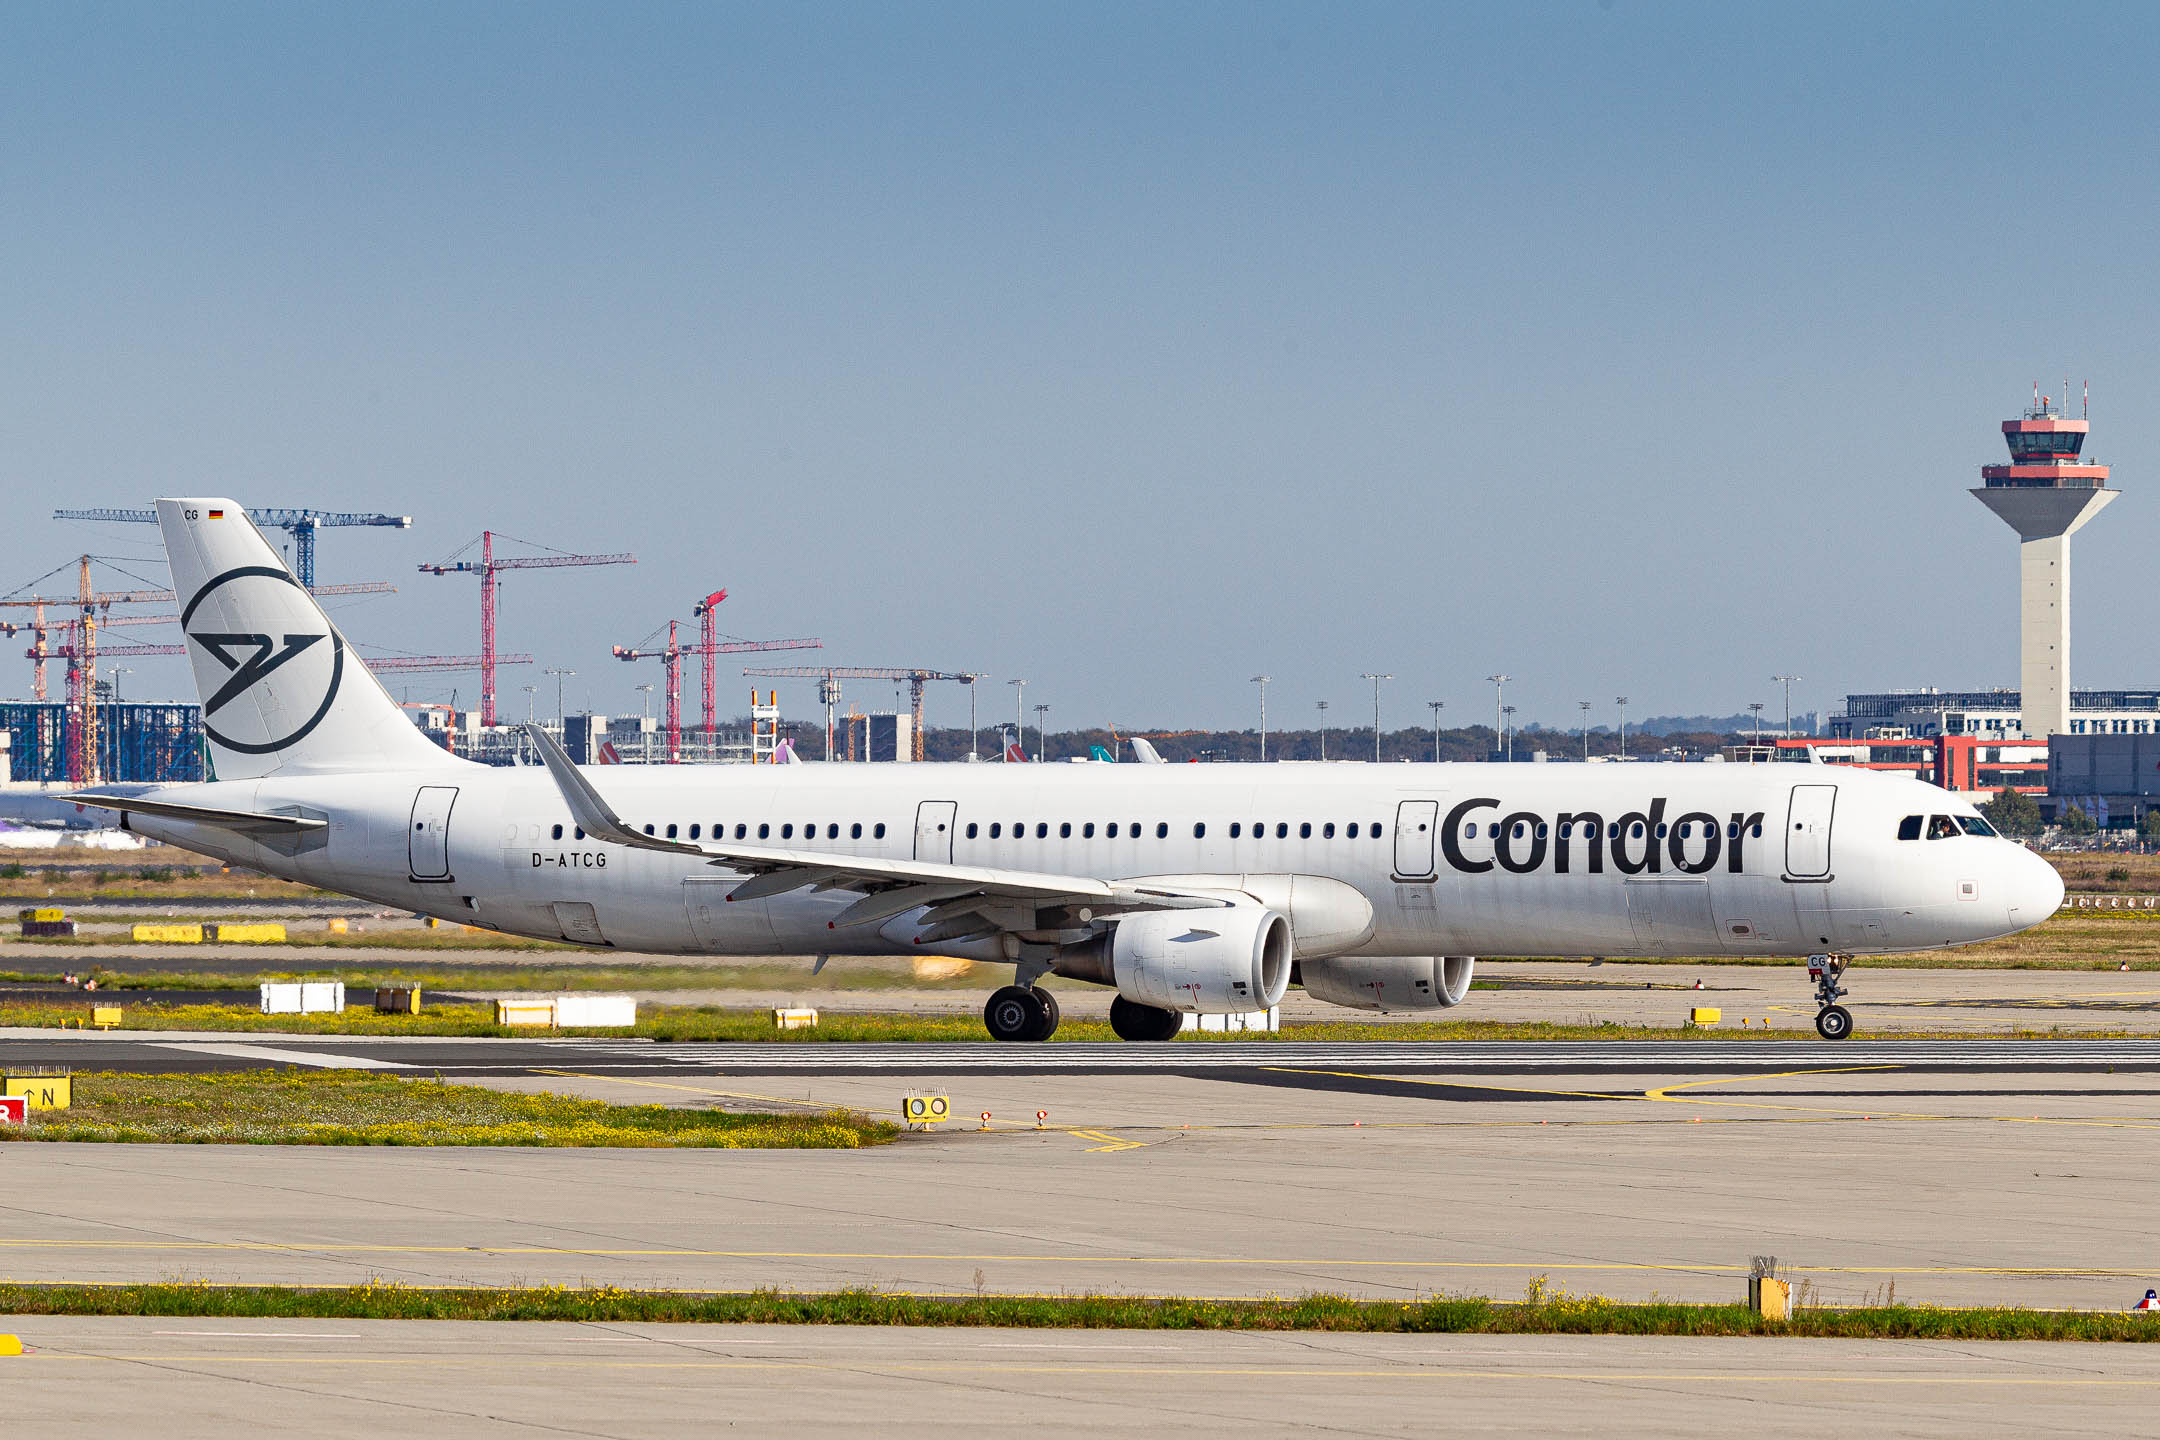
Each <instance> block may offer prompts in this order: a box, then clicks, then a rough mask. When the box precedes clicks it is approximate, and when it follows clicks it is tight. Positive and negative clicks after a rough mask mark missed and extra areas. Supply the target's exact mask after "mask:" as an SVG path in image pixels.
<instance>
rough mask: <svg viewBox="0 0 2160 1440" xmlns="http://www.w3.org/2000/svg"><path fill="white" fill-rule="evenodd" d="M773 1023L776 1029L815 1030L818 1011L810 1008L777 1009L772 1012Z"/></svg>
mask: <svg viewBox="0 0 2160 1440" xmlns="http://www.w3.org/2000/svg"><path fill="white" fill-rule="evenodd" d="M772 1024H773V1029H775V1030H815V1029H817V1011H815V1010H811V1009H808V1008H804V1009H788V1010H775V1011H773V1012H772Z"/></svg>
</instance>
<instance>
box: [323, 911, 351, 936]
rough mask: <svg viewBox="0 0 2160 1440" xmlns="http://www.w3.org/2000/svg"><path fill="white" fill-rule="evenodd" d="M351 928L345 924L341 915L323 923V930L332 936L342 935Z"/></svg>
mask: <svg viewBox="0 0 2160 1440" xmlns="http://www.w3.org/2000/svg"><path fill="white" fill-rule="evenodd" d="M351 928H352V926H350V925H349V924H347V923H346V921H345V917H344V916H342V915H338V916H334V917H332V918H331V919H329V920H325V921H324V922H323V929H324V930H325V931H326V932H327V933H329V934H332V935H343V934H344V933H345V932H346V931H348V930H350V929H351Z"/></svg>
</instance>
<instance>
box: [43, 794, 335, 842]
mask: <svg viewBox="0 0 2160 1440" xmlns="http://www.w3.org/2000/svg"><path fill="white" fill-rule="evenodd" d="M58 798H60V799H62V800H72V801H74V802H75V803H76V804H77V805H87V806H89V807H91V808H92V809H95V810H117V811H119V812H120V823H121V824H123V825H124V824H126V823H127V817H128V816H129V815H130V814H131V813H132V814H136V815H156V816H159V817H161V818H163V819H166V820H192V821H194V822H195V823H196V824H198V825H216V826H218V827H220V828H221V829H225V830H244V831H267V832H269V833H272V834H279V835H297V834H299V833H300V832H301V831H303V830H321V829H324V828H326V827H327V826H328V825H329V824H330V822H329V821H327V820H318V819H315V818H314V817H312V816H308V815H265V814H263V813H262V812H260V811H257V810H220V809H217V808H216V807H214V806H210V805H176V804H174V803H173V802H172V801H170V800H143V799H140V798H138V797H135V796H132V795H91V794H85V793H78V794H73V795H62V796H60V797H58Z"/></svg>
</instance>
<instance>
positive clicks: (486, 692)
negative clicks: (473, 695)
mask: <svg viewBox="0 0 2160 1440" xmlns="http://www.w3.org/2000/svg"><path fill="white" fill-rule="evenodd" d="M503 538H504V539H505V540H510V539H515V538H516V537H515V536H510V535H505V536H504V537H503ZM518 543H519V544H521V545H530V544H532V543H533V542H532V541H529V540H521V541H519V542H518ZM541 548H544V547H541ZM470 549H472V546H471V544H469V543H468V544H467V545H466V546H465V547H464V549H462V550H458V551H456V552H455V553H453V554H452V555H451V557H450V558H449V559H448V560H445V561H442V562H441V563H440V564H436V565H422V566H421V567H420V571H421V573H422V574H425V575H478V576H479V577H480V723H481V724H482V725H493V724H494V723H495V667H496V665H498V664H499V663H501V662H500V661H498V660H497V659H496V656H495V603H496V601H495V585H496V580H495V576H496V574H497V573H498V572H500V571H503V570H552V569H556V568H558V567H561V566H566V565H635V564H637V556H635V555H630V554H617V555H565V554H562V553H561V552H559V551H558V552H556V553H554V554H549V555H513V556H508V557H506V558H504V559H501V560H498V559H496V558H495V532H494V531H493V530H483V531H481V532H480V558H479V559H478V560H460V559H458V558H457V557H458V556H459V555H462V554H464V553H465V551H466V550H470Z"/></svg>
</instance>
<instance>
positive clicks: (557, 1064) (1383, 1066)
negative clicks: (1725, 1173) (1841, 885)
mask: <svg viewBox="0 0 2160 1440" xmlns="http://www.w3.org/2000/svg"><path fill="white" fill-rule="evenodd" d="M0 1058H5V1059H6V1060H8V1061H12V1062H14V1063H19V1064H68V1065H73V1066H74V1067H75V1068H77V1069H83V1070H132V1071H186V1070H211V1069H241V1068H254V1067H260V1066H262V1065H283V1066H297V1067H311V1066H312V1067H322V1068H343V1067H353V1068H362V1069H382V1070H405V1071H426V1072H429V1073H431V1074H432V1073H435V1072H438V1071H439V1072H441V1073H442V1074H443V1075H445V1076H450V1075H458V1076H467V1075H486V1074H500V1073H508V1072H516V1071H520V1070H532V1069H536V1068H538V1069H560V1068H563V1067H565V1066H570V1067H574V1068H577V1069H581V1070H590V1071H602V1072H620V1073H632V1074H635V1073H647V1072H651V1073H664V1072H670V1071H677V1072H680V1071H691V1072H705V1073H712V1074H727V1075H757V1074H791V1073H802V1074H812V1075H825V1074H844V1073H849V1072H884V1073H890V1074H901V1073H906V1074H922V1073H932V1074H959V1073H976V1072H985V1073H996V1074H1028V1073H1039V1072H1062V1073H1066V1074H1096V1075H1110V1074H1148V1075H1169V1074H1188V1073H1199V1072H1208V1071H1217V1070H1241V1069H1271V1070H1273V1069H1308V1070H1310V1069H1320V1070H1331V1069H1342V1068H1344V1067H1351V1068H1355V1069H1359V1070H1387V1071H1404V1072H1415V1073H1438V1072H1443V1071H1456V1070H1476V1071H1498V1072H1512V1073H1525V1074H1527V1073H1537V1072H1542V1071H1579V1070H1598V1071H1603V1070H1612V1071H1620V1072H1626V1073H1631V1074H1632V1073H1652V1072H1662V1071H1668V1070H1689V1071H1695V1070H1704V1071H1733V1070H1753V1069H1761V1068H1764V1067H1773V1068H1775V1067H1785V1066H1846V1065H1866V1066H1883V1065H1890V1066H1897V1067H1900V1068H1906V1069H1919V1070H1985V1069H1994V1070H2003V1069H2010V1070H2045V1071H2054V1070H2075V1069H2107V1068H2111V1067H2112V1068H2115V1069H2137V1070H2151V1071H2160V1039H2123V1040H1898V1039H1890V1038H1885V1039H1881V1040H1852V1041H1845V1042H1841V1043H1831V1042H1828V1041H1816V1040H1812V1039H1809V1040H1767V1039H1757V1040H1744V1039H1707V1038H1706V1039H1701V1040H1687V1041H1671V1042H1657V1041H1613V1042H1606V1043H1598V1042H1584V1043H1564V1042H1542V1041H1539V1042H1527V1043H1521V1042H1517V1043H1505V1044H1479V1043H1468V1042H1454V1041H1450V1042H1435V1043H1402V1042H1378V1041H1376V1042H1362V1043H1352V1044H1306V1043H1298V1042H1290V1041H1275V1040H1262V1039H1250V1040H1224V1041H1203V1040H1179V1041H1173V1042H1171V1043H1169V1044H1166V1045H1125V1044H1092V1043H1090V1044H1050V1045H996V1044H990V1043H980V1044H937V1045H874V1044H825V1043H822V1042H819V1041H801V1042H780V1041H775V1042H772V1043H762V1042H761V1043H747V1042H731V1043H704V1042H687V1043H665V1042H658V1041H652V1040H625V1039H537V1038H536V1039H530V1040H526V1039H509V1040H501V1039H465V1038H458V1037H431V1036H415V1037H406V1036H395V1037H390V1036H358V1035H304V1034H292V1035H278V1034H261V1033H257V1034H249V1033H245V1032H227V1033H205V1032H198V1031H109V1032H82V1031H75V1032H67V1031H52V1030H16V1029H0Z"/></svg>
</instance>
